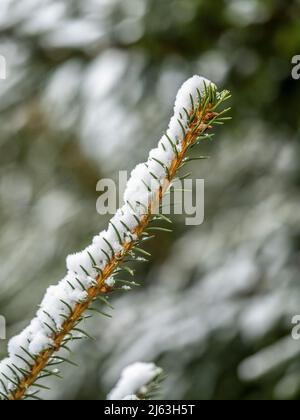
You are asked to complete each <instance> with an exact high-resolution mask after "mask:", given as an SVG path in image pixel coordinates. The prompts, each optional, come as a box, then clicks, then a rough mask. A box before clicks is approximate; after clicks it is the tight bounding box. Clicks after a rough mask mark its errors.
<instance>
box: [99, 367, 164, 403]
mask: <svg viewBox="0 0 300 420" xmlns="http://www.w3.org/2000/svg"><path fill="white" fill-rule="evenodd" d="M161 373H162V369H161V368H159V367H157V366H156V365H155V364H154V363H141V362H137V363H134V364H132V365H130V366H127V367H126V368H125V369H124V370H123V372H122V373H121V378H120V380H119V382H118V383H117V384H116V386H115V387H114V388H113V390H112V391H111V392H110V393H109V394H108V396H107V399H108V400H123V399H138V397H137V395H139V394H140V393H143V394H145V393H147V386H148V385H149V384H150V383H151V382H152V381H153V380H154V379H155V378H157V377H158V376H159V375H160V374H161ZM133 396H134V397H135V398H133ZM130 397H131V398H130Z"/></svg>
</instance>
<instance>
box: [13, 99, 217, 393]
mask: <svg viewBox="0 0 300 420" xmlns="http://www.w3.org/2000/svg"><path fill="white" fill-rule="evenodd" d="M209 109H210V106H208V107H207V109H206V110H205V112H204V113H203V112H202V109H199V111H198V112H197V114H196V117H195V118H194V122H192V123H191V125H190V130H189V131H188V133H187V134H186V136H185V138H184V141H183V148H182V150H181V152H180V153H178V156H177V157H176V158H175V159H174V161H173V163H172V165H171V168H170V170H169V173H170V180H166V182H165V184H164V185H163V187H162V188H161V189H160V191H158V193H157V195H156V197H155V198H154V200H153V202H152V203H151V204H150V206H149V213H148V214H146V215H145V216H144V218H143V220H142V221H141V223H140V225H139V226H138V227H137V228H136V229H135V231H134V232H132V233H134V234H136V235H137V237H140V235H141V234H142V232H143V231H144V230H145V229H146V227H147V226H148V223H149V221H150V219H151V215H152V211H151V209H155V208H157V207H158V205H159V204H160V202H161V200H162V197H163V195H164V193H165V192H166V190H167V189H168V187H169V185H170V181H172V180H173V179H174V177H175V175H176V173H177V171H178V168H179V167H180V165H181V163H182V161H183V158H184V157H185V154H186V152H187V150H188V148H189V146H191V145H192V144H193V143H194V142H195V140H196V139H197V137H198V136H199V135H200V134H203V133H204V132H205V131H206V130H207V129H208V128H210V127H209V126H208V125H207V122H208V121H210V120H211V119H212V118H213V117H214V116H216V115H217V114H216V113H212V112H210V110H209ZM200 118H201V121H199V119H200ZM199 123H200V124H199ZM133 247H134V244H133V243H129V244H127V243H126V244H123V251H122V255H120V254H118V255H116V256H114V257H113V258H112V260H111V261H110V262H109V263H108V264H107V266H106V267H105V269H104V270H103V274H102V275H99V276H98V278H97V286H94V287H91V288H90V289H89V290H88V298H87V299H86V300H85V301H84V302H82V303H78V304H77V305H76V307H75V309H74V310H73V312H72V313H71V314H70V316H69V318H68V319H67V320H66V321H65V323H64V324H63V327H62V330H61V331H60V332H58V333H57V334H56V335H55V336H53V337H52V339H53V343H54V345H53V348H51V349H49V350H46V351H44V352H42V353H41V354H40V355H39V356H37V358H36V360H35V362H34V365H33V366H32V368H31V370H30V373H29V375H28V376H26V377H25V378H24V379H22V380H21V381H20V383H19V386H18V388H17V389H16V390H15V391H14V392H13V393H12V394H11V395H10V397H9V399H10V400H21V399H22V398H23V397H24V396H25V394H26V392H27V390H28V388H30V386H31V385H33V384H34V383H35V382H36V380H37V379H38V377H39V375H40V374H41V372H42V371H43V370H44V369H45V368H46V367H47V365H48V363H49V360H50V359H51V357H53V355H54V354H55V353H56V352H58V351H59V350H60V349H61V347H62V344H63V342H64V340H65V339H66V337H67V336H68V334H70V333H71V331H72V330H73V328H74V327H75V326H76V324H77V323H78V321H79V320H80V319H81V317H82V315H83V314H84V313H85V311H86V310H87V309H88V308H89V307H90V306H91V304H92V303H93V301H94V300H95V298H97V297H98V296H99V295H104V294H107V293H109V292H111V291H112V288H111V287H109V286H107V285H106V284H105V281H106V280H107V279H108V278H109V277H110V276H111V275H112V274H113V272H114V270H115V269H116V268H117V267H118V266H119V265H120V264H121V262H122V260H123V259H124V258H125V257H126V255H128V252H129V251H130V250H131V249H132V248H133Z"/></svg>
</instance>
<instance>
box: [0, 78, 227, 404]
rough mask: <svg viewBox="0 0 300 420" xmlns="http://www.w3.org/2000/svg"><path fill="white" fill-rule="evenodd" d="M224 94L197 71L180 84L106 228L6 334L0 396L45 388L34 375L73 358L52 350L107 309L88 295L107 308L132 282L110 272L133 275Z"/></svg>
mask: <svg viewBox="0 0 300 420" xmlns="http://www.w3.org/2000/svg"><path fill="white" fill-rule="evenodd" d="M229 97H230V95H229V92H228V91H223V92H218V91H217V88H216V86H215V85H214V84H213V83H211V82H210V81H208V80H206V79H203V78H201V77H199V76H194V77H193V78H191V79H189V80H188V81H187V82H186V83H185V84H184V85H183V86H182V88H181V89H180V91H179V92H178V95H177V99H176V103H175V108H174V116H173V117H172V119H171V121H170V124H169V128H168V130H167V132H166V133H165V134H164V135H163V137H162V138H161V140H160V141H159V145H158V147H157V148H156V149H154V150H152V151H151V152H150V155H149V159H148V161H147V162H146V163H144V164H140V165H138V166H137V167H136V168H135V169H134V171H133V172H132V176H131V178H130V180H129V182H128V185H127V188H126V191H125V195H124V201H125V204H124V206H123V207H122V208H121V209H120V210H119V211H118V212H117V214H116V215H115V216H114V217H113V218H112V220H111V222H110V224H109V228H108V230H107V231H104V232H101V233H100V234H99V235H97V236H96V237H95V238H94V240H93V244H92V245H90V246H89V247H88V248H86V249H85V250H84V251H82V252H81V253H78V254H75V255H71V256H69V257H68V258H67V268H68V274H67V276H66V277H65V278H64V279H63V280H61V282H60V283H59V284H58V286H52V287H50V288H49V289H48V291H47V293H46V295H45V298H44V300H43V302H42V304H41V306H40V309H39V311H38V313H37V316H36V318H34V319H33V321H32V322H31V324H30V326H29V327H27V328H26V329H25V330H24V331H23V332H22V333H21V334H20V335H18V336H16V337H14V338H13V339H12V340H11V341H10V343H9V357H8V358H7V359H5V360H3V361H2V362H1V363H0V399H6V400H21V399H34V400H35V399H39V397H38V391H36V388H38V389H44V388H45V387H44V385H42V384H41V383H40V380H42V379H43V378H46V377H49V376H51V375H53V376H59V371H58V369H57V367H59V366H60V365H61V364H62V363H65V362H69V363H71V364H73V362H71V361H70V360H69V359H67V358H64V357H62V356H61V355H58V352H59V351H60V350H68V344H69V343H70V342H71V341H76V340H78V339H81V338H83V337H84V336H86V335H87V334H86V333H85V332H84V331H83V330H82V329H80V328H78V326H79V324H80V322H81V321H82V320H83V319H85V318H87V315H86V314H87V313H88V312H89V311H91V312H92V313H93V312H99V313H100V314H101V315H104V316H110V315H109V314H107V313H106V311H102V308H101V310H98V309H97V308H96V307H95V302H96V301H99V299H101V304H103V305H105V306H107V307H108V309H109V308H110V307H111V305H110V303H109V296H110V294H111V293H112V292H114V291H117V290H119V289H121V290H128V289H130V288H131V287H133V286H135V285H136V283H135V282H132V281H128V280H121V279H120V280H118V275H119V274H120V273H122V272H127V273H129V274H130V275H134V272H133V270H132V269H131V268H130V267H128V265H127V260H128V259H130V260H135V261H141V260H145V259H146V258H145V257H149V255H147V253H146V252H145V251H143V249H142V248H141V246H142V245H143V243H144V242H145V241H146V240H149V239H150V238H152V237H153V236H151V234H150V232H151V229H152V232H153V231H154V229H157V230H158V229H159V228H158V227H156V228H154V227H151V226H149V224H150V222H151V221H152V219H153V218H154V217H155V218H157V215H156V213H157V209H159V207H160V204H161V202H162V199H163V197H164V195H165V194H166V192H167V191H168V190H169V188H170V186H171V183H172V181H173V180H174V179H175V177H176V175H177V172H178V170H179V169H181V168H182V167H183V166H185V165H186V164H187V163H188V162H189V159H187V157H188V156H187V155H188V152H189V150H190V149H191V147H193V146H195V145H196V144H198V143H199V142H201V141H202V140H205V139H210V138H211V135H210V134H207V132H208V131H209V130H211V129H212V128H213V127H214V126H215V125H220V124H223V122H224V121H225V119H224V117H223V115H224V113H225V112H227V111H228V110H223V111H219V110H218V108H219V106H220V105H221V104H222V103H223V102H224V101H225V100H227V99H228V98H229ZM153 181H155V182H153ZM164 220H165V221H166V219H165V218H164ZM162 229H165V228H162ZM165 230H167V229H165ZM122 282H123V283H122ZM120 284H121V285H122V286H121V288H120V287H119V286H118V285H120ZM59 354H60V353H59ZM53 367H55V369H54V370H52V368H53ZM31 388H34V390H33V391H31Z"/></svg>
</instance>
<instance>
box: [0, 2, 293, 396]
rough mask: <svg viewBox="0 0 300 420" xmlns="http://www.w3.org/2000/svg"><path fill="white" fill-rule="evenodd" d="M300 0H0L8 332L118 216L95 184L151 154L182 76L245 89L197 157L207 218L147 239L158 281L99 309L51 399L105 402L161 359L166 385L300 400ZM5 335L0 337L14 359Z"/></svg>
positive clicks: (0, 253)
mask: <svg viewBox="0 0 300 420" xmlns="http://www.w3.org/2000/svg"><path fill="white" fill-rule="evenodd" d="M299 24H300V1H299V0H290V1H289V2H287V1H286V0H210V1H205V0H85V1H82V0H22V1H19V0H1V9H0V54H1V55H2V56H4V57H5V58H6V61H7V79H6V80H1V81H0V203H1V206H0V265H1V270H0V314H2V315H4V316H5V317H6V318H7V323H8V331H7V333H8V337H11V336H12V335H14V334H15V333H17V332H19V331H20V330H21V329H22V328H23V327H25V326H26V324H27V323H28V322H29V321H30V319H31V317H32V316H33V315H34V313H35V311H36V310H37V306H38V304H39V302H40V301H41V299H42V296H43V294H44V292H45V289H46V288H47V286H48V285H50V284H56V283H57V281H58V280H59V279H60V278H62V277H63V276H64V273H65V257H66V256H67V255H68V254H69V253H71V252H74V251H77V250H79V249H81V248H82V247H85V246H86V245H88V244H89V242H90V240H91V237H92V236H93V235H94V234H95V233H96V232H98V231H100V230H102V229H103V228H104V227H105V226H106V223H107V220H108V219H107V217H100V216H99V215H97V212H96V200H97V198H98V196H99V193H97V191H96V184H97V181H98V180H99V179H101V178H103V177H110V178H113V179H118V171H119V170H131V169H132V168H133V167H134V166H135V164H136V163H138V162H140V161H144V160H145V158H146V156H147V153H148V151H149V150H150V149H151V148H152V147H154V146H155V144H156V143H157V141H158V139H159V138H160V136H161V134H162V132H163V130H164V129H165V128H166V125H167V123H168V121H169V118H170V115H171V110H172V107H173V103H174V98H175V95H176V92H177V90H178V88H179V86H180V85H181V83H182V82H183V81H184V80H185V79H186V78H187V77H190V76H191V75H193V74H195V73H197V74H201V75H204V76H206V77H208V78H210V79H211V80H213V81H215V82H216V83H217V84H218V85H219V87H220V88H227V89H230V90H231V91H232V94H233V97H232V100H231V106H232V107H233V110H232V115H233V117H234V118H233V121H232V122H229V123H227V124H226V126H225V127H222V128H221V129H220V130H218V133H217V136H216V140H215V141H214V142H213V143H210V144H209V145H208V146H205V147H204V146H203V147H202V148H201V154H203V153H204V154H205V153H208V154H209V155H210V156H211V159H210V160H209V161H205V162H203V161H201V162H199V161H198V162H197V163H196V164H195V165H193V168H192V169H193V177H195V178H196V177H197V178H204V179H205V182H206V195H205V200H206V202H205V212H206V216H205V223H204V224H203V225H202V226H199V227H194V226H192V227H187V226H185V225H184V223H183V222H182V220H181V219H178V220H177V219H175V223H174V233H173V234H171V235H168V234H166V235H164V234H160V235H159V238H157V239H156V240H154V241H153V242H152V243H151V244H150V243H149V245H148V250H149V251H150V252H152V253H153V258H152V259H151V262H150V263H149V264H146V265H144V266H139V267H138V271H137V275H136V280H138V281H140V282H141V283H143V287H141V288H139V289H138V290H136V291H132V292H130V293H127V294H122V295H119V296H116V297H115V299H114V306H115V308H116V310H115V313H114V317H113V319H112V320H106V319H102V318H100V317H99V319H94V320H92V321H89V323H88V326H87V328H88V330H89V331H90V332H91V333H92V334H93V335H94V336H95V337H96V340H95V341H94V342H92V341H84V343H83V342H82V343H81V344H80V345H78V346H77V348H76V351H75V360H76V361H77V363H79V368H78V369H74V368H72V367H65V368H64V379H63V380H62V381H55V382H54V383H53V386H52V391H51V392H50V393H47V394H46V395H45V398H48V399H50V398H52V399H104V398H105V396H106V394H107V393H108V392H109V390H110V389H111V387H112V386H113V385H114V383H115V381H116V380H117V378H118V376H119V374H120V372H121V370H122V368H123V367H124V366H126V365H127V364H129V363H131V362H136V361H154V362H156V363H157V364H158V365H159V366H161V367H163V368H164V370H165V372H166V374H167V379H166V381H165V382H164V385H163V387H162V392H161V398H168V399H298V398H299V397H300V357H299V356H300V341H295V340H293V339H292V337H291V329H292V323H291V320H292V317H293V316H294V315H295V314H300V278H299V268H300V224H299V222H300V213H299V206H300V196H299V192H300V165H299V124H300V113H299V99H300V96H299V94H300V81H295V80H293V79H292V77H291V70H292V64H291V59H292V57H293V56H294V55H296V54H300V31H299ZM6 345H7V341H0V356H1V357H4V356H5V354H6Z"/></svg>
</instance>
